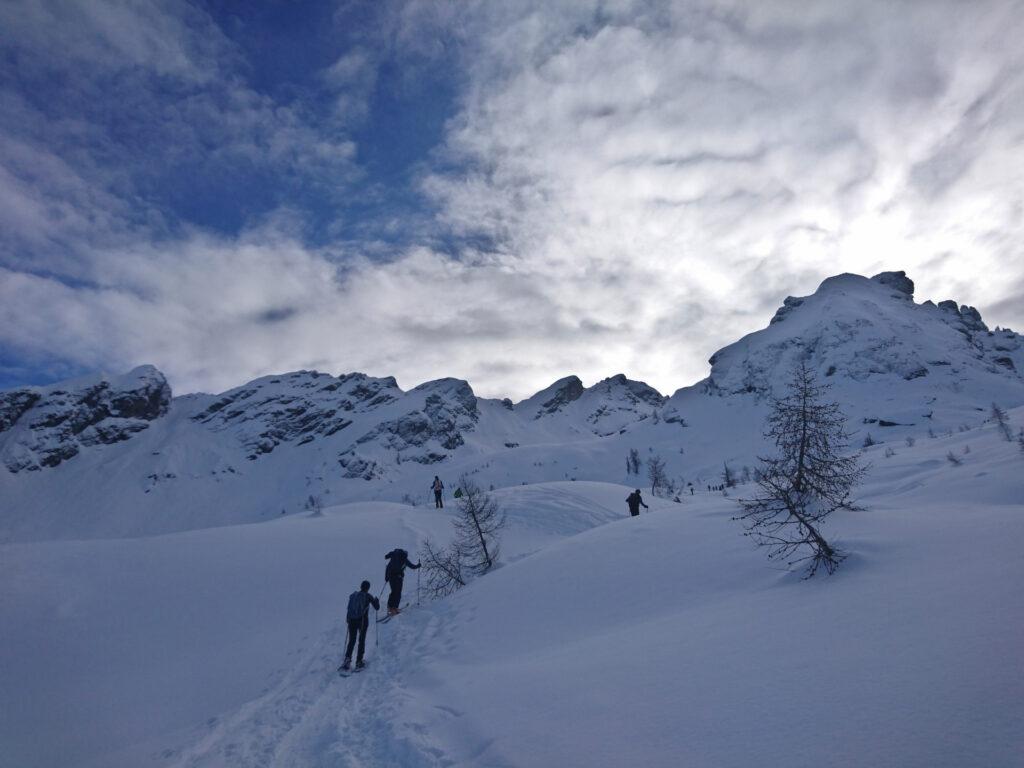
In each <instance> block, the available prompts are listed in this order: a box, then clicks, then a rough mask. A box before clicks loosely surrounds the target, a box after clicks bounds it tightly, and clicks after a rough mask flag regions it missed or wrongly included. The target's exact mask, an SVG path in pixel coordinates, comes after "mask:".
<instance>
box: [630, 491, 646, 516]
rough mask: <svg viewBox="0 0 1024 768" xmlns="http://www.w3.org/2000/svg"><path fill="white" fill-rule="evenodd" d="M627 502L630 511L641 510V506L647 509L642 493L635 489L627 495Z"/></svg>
mask: <svg viewBox="0 0 1024 768" xmlns="http://www.w3.org/2000/svg"><path fill="white" fill-rule="evenodd" d="M626 503H627V504H629V511H630V512H639V511H640V507H641V506H643V508H644V509H647V505H646V504H644V500H643V499H641V498H640V494H639V493H637V492H636V491H633V492H632V493H631V494H629V496H627V497H626Z"/></svg>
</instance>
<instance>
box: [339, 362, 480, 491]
mask: <svg viewBox="0 0 1024 768" xmlns="http://www.w3.org/2000/svg"><path fill="white" fill-rule="evenodd" d="M421 396H422V397H423V400H422V407H420V408H417V409H415V410H411V411H407V412H406V413H404V414H402V415H401V416H399V417H397V418H394V419H389V420H386V421H383V422H380V423H379V424H377V425H376V426H375V427H374V428H373V429H371V430H369V431H368V432H366V433H364V434H363V435H362V436H360V437H359V438H358V439H357V440H356V441H355V443H353V444H352V445H351V446H349V447H348V448H347V449H346V450H344V451H343V452H342V454H341V455H340V456H339V458H338V462H339V463H340V464H341V466H342V467H344V468H345V470H346V475H345V476H346V477H362V478H364V479H372V478H373V477H375V476H377V471H376V468H375V467H371V466H370V464H371V462H369V461H367V460H366V459H364V458H362V457H361V456H360V454H359V453H358V452H357V449H358V446H362V445H368V444H369V445H373V446H375V447H377V448H384V449H386V450H388V451H394V452H395V454H396V460H397V461H415V462H417V463H420V464H435V463H437V462H439V461H443V460H444V459H446V458H447V457H448V453H447V452H448V451H453V450H455V449H456V448H458V447H459V446H461V445H464V444H465V442H466V441H465V437H464V433H465V432H469V431H472V430H473V429H474V427H475V426H476V423H477V421H478V420H479V419H480V411H479V408H478V402H477V398H476V395H475V394H474V393H473V390H472V389H471V388H470V386H469V384H468V383H467V382H465V381H461V380H459V379H441V380H439V381H431V382H427V383H426V384H421V385H420V386H418V387H416V388H415V389H414V390H412V391H411V392H409V393H408V395H407V396H406V397H407V398H408V399H418V397H421ZM442 449H443V450H442Z"/></svg>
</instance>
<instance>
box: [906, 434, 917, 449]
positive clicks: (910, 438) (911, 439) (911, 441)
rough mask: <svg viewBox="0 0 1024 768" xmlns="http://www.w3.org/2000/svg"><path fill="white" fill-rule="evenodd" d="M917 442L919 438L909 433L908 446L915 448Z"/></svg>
mask: <svg viewBox="0 0 1024 768" xmlns="http://www.w3.org/2000/svg"><path fill="white" fill-rule="evenodd" d="M916 442H917V440H915V439H914V438H913V437H911V436H910V435H907V448H913V447H914V443H916Z"/></svg>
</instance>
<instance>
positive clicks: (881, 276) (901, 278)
mask: <svg viewBox="0 0 1024 768" xmlns="http://www.w3.org/2000/svg"><path fill="white" fill-rule="evenodd" d="M871 279H872V280H874V281H875V282H876V283H881V284H882V285H887V286H889V287H890V288H892V289H894V290H895V291H896V292H897V294H901V295H902V296H905V297H906V298H908V299H912V298H914V281H913V280H911V279H910V278H909V277H907V273H906V272H904V271H903V270H900V271H899V272H879V273H878V274H877V275H875V276H874V277H872V278H871Z"/></svg>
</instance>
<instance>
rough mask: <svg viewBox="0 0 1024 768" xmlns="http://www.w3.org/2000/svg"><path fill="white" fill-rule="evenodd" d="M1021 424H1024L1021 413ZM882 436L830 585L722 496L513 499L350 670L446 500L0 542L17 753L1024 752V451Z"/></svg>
mask: <svg viewBox="0 0 1024 768" xmlns="http://www.w3.org/2000/svg"><path fill="white" fill-rule="evenodd" d="M1010 419H1011V422H1012V424H1013V425H1014V428H1015V429H1016V428H1019V427H1021V426H1024V409H1017V410H1015V411H1012V412H1011V413H1010ZM886 448H889V449H893V450H894V451H895V453H894V454H893V453H892V451H891V450H890V451H886ZM887 453H888V454H889V455H887ZM950 453H952V454H953V455H954V456H956V457H958V458H959V459H960V461H961V464H960V465H958V466H955V465H954V464H953V463H951V462H950V461H948V460H947V458H946V456H947V455H948V454H950ZM867 454H868V455H867V459H868V460H869V461H870V462H871V463H872V465H873V468H872V470H871V473H870V475H869V476H868V478H867V480H866V482H865V484H864V486H863V487H862V488H861V489H860V493H859V494H858V496H859V498H860V500H861V501H862V502H863V503H864V506H865V510H864V511H859V512H840V513H836V515H835V516H834V517H833V518H831V519H830V521H829V523H828V526H827V528H828V531H829V533H830V534H832V535H833V536H834V537H835V538H836V540H837V541H838V543H839V544H840V545H841V546H843V547H844V548H845V549H847V550H848V551H849V552H850V553H851V554H850V557H849V559H848V560H847V561H846V562H845V563H844V565H843V567H842V568H841V570H840V571H839V572H838V573H837V574H836V575H835V576H832V577H830V578H827V579H816V580H814V581H811V582H803V581H800V580H799V579H798V578H797V577H796V576H794V575H792V574H786V573H782V572H779V571H777V570H775V569H774V568H772V567H771V566H770V565H769V563H768V562H767V561H766V560H765V559H764V557H763V553H761V552H760V551H757V550H755V549H752V548H751V546H750V544H749V542H748V540H746V539H745V538H744V537H742V536H741V535H740V529H739V527H738V524H737V523H735V522H734V521H733V520H731V516H732V515H733V514H734V512H735V507H734V505H733V502H732V500H731V499H728V498H724V497H723V496H722V495H721V494H710V493H698V494H696V495H694V496H692V497H691V496H687V497H686V498H685V499H684V500H683V503H682V504H674V503H671V502H668V501H665V500H660V499H651V500H649V502H650V503H651V510H650V513H646V512H645V513H644V514H643V515H642V516H641V517H640V518H628V517H626V516H625V514H626V513H625V505H624V503H623V499H624V496H625V494H626V492H627V490H628V488H626V487H624V486H618V485H608V484H600V483H586V482H582V481H579V482H564V481H563V482H558V483H548V484H542V485H526V486H515V487H510V488H507V489H504V490H501V491H498V492H496V494H495V495H496V496H497V497H498V499H499V500H500V501H501V503H502V504H503V505H504V506H505V508H506V509H507V510H508V512H509V521H510V522H509V529H508V531H507V534H506V538H505V541H504V550H505V552H506V555H507V556H506V559H505V564H504V565H503V566H502V567H501V568H500V569H499V570H497V571H496V572H494V573H492V574H489V575H487V576H485V577H483V578H480V579H478V580H477V581H475V582H473V583H472V584H471V585H470V586H468V587H467V588H466V589H464V590H463V591H461V592H460V593H458V594H456V595H455V596H454V597H452V598H450V599H445V600H441V601H438V602H436V603H430V604H425V605H423V606H421V607H420V608H419V609H416V608H413V609H410V610H409V611H407V612H406V613H405V614H404V615H403V616H401V617H399V618H398V619H396V620H393V621H392V622H389V623H388V624H385V625H381V626H380V627H379V630H380V631H379V635H378V637H377V638H374V637H373V636H372V635H371V638H370V646H371V647H370V649H369V651H368V658H369V660H370V666H369V668H368V669H367V671H365V672H363V673H361V675H359V676H356V677H353V678H349V679H346V680H341V679H339V678H338V677H337V676H336V675H335V673H334V669H335V667H336V666H337V664H338V661H339V657H340V654H341V644H342V641H343V639H344V634H345V630H344V626H343V624H342V623H341V621H340V619H341V616H342V613H343V607H344V602H345V597H346V595H347V593H348V592H349V591H350V590H351V589H353V588H355V586H356V584H357V583H358V581H359V580H360V579H362V578H364V577H365V578H370V579H371V580H372V581H373V582H374V591H376V590H377V585H378V584H379V580H380V577H381V572H382V568H383V565H384V560H383V558H382V555H383V553H384V552H385V551H387V550H388V549H390V548H391V547H393V546H396V545H405V546H407V547H408V548H410V549H414V548H415V547H416V544H417V542H418V541H419V540H421V539H422V537H424V536H427V535H430V536H434V537H443V536H444V534H445V530H446V528H447V525H448V521H449V518H448V517H447V510H433V509H429V510H425V509H423V508H422V507H415V508H414V507H409V506H404V505H398V504H386V503H370V502H360V503H356V504H350V505H343V506H337V507H331V508H328V509H326V510H325V511H324V514H323V515H321V516H313V515H309V514H304V515H295V516H289V517H286V518H282V519H277V520H273V521H270V522H268V523H266V524H261V525H242V526H231V527H226V528H218V529H206V530H199V531H191V532H185V533H176V534H169V535H164V536H157V537H148V538H143V539H119V540H114V541H80V542H69V541H64V542H35V543H21V544H6V545H2V546H0V617H2V619H3V621H0V715H2V716H0V743H2V744H4V746H5V752H4V758H5V759H6V760H7V761H8V762H9V763H10V764H11V765H18V766H23V767H24V768H35V767H37V766H53V765H83V766H96V767H98V766H103V767H104V768H119V767H120V766H125V767H127V766H131V767H132V768H141V767H143V766H165V767H167V768H170V767H172V766H174V767H176V768H198V767H199V766H217V767H218V768H224V767H228V766H245V767H246V768H259V767H260V766H267V767H269V766H279V767H283V766H319V765H324V766H326V765H353V766H354V765H372V766H380V767H382V768H388V767H390V766H401V767H402V768H409V767H416V766H467V767H468V766H480V765H486V766H533V765H590V766H595V767H603V766H609V767H611V766H621V765H633V764H642V765H647V766H655V767H660V766H678V765H692V766H715V767H716V768H730V767H732V766H736V767H737V768H739V767H743V768H748V767H750V766H762V765H793V766H811V765H829V766H850V767H851V768H852V767H853V766H865V765H870V766H877V767H878V768H888V767H891V768H897V767H898V768H913V767H915V766H921V767H922V768H924V767H925V766H927V767H928V768H962V766H1012V765H1016V764H1018V763H1019V758H1020V755H1021V754H1024V752H1022V747H1024V742H1022V740H1021V730H1020V727H1019V724H1020V722H1021V721H1022V719H1024V674H1022V673H1021V669H1020V638H1021V637H1022V636H1024V604H1022V603H1021V601H1020V599H1019V595H1018V591H1019V584H1020V582H1021V579H1022V578H1024V559H1022V558H1021V557H1020V555H1019V552H1018V550H1019V548H1020V541H1021V540H1022V538H1024V502H1022V499H1024V480H1022V479H1021V478H1022V477H1024V475H1022V473H1021V467H1022V466H1024V455H1022V454H1021V453H1020V449H1019V448H1018V446H1017V445H1016V443H1010V442H1007V441H1005V440H1003V439H1002V438H1001V437H1000V436H999V435H998V434H997V432H996V430H995V428H994V427H993V426H992V425H986V426H983V427H977V428H974V429H970V430H967V431H963V432H960V431H957V432H954V433H953V434H951V435H948V436H947V435H939V436H937V437H935V438H934V439H932V438H929V437H928V436H927V434H926V433H921V434H919V435H918V439H917V440H916V442H915V443H914V445H912V446H910V445H907V444H906V443H905V442H903V441H900V443H899V444H898V445H896V444H895V443H892V444H890V445H888V446H882V445H878V446H874V447H872V448H870V449H868V450H867ZM743 490H744V489H742V488H740V489H738V492H743ZM414 578H415V576H414V575H413V574H410V579H407V592H409V593H413V592H414V589H413V586H412V585H414V583H415V582H414V581H412V579H414Z"/></svg>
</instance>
